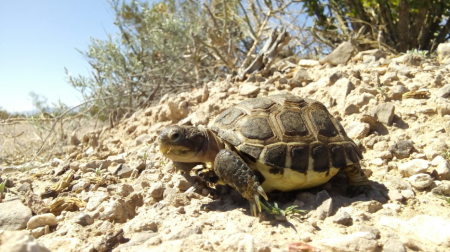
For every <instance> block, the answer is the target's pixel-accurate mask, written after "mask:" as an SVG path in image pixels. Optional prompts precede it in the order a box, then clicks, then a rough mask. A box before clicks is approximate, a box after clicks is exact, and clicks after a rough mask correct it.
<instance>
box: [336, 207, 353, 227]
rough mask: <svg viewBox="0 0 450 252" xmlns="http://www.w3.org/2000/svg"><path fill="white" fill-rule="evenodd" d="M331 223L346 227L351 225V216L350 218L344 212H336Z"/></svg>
mask: <svg viewBox="0 0 450 252" xmlns="http://www.w3.org/2000/svg"><path fill="white" fill-rule="evenodd" d="M333 222H334V223H336V224H341V225H344V226H348V225H351V223H352V216H350V214H349V213H347V212H346V211H338V212H337V213H336V215H335V216H334V218H333Z"/></svg>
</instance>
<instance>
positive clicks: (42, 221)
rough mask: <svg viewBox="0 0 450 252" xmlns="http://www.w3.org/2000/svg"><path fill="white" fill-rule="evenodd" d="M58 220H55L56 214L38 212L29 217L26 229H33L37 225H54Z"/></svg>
mask: <svg viewBox="0 0 450 252" xmlns="http://www.w3.org/2000/svg"><path fill="white" fill-rule="evenodd" d="M56 224H58V221H57V220H56V216H55V215H54V214H52V213H46V214H40V215H36V216H33V217H31V219H30V220H29V221H28V223H27V229H35V228H37V227H44V226H46V225H49V226H56Z"/></svg>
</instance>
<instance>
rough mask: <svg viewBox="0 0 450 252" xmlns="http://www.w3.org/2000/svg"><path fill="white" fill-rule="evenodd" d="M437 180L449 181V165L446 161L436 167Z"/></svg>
mask: <svg viewBox="0 0 450 252" xmlns="http://www.w3.org/2000/svg"><path fill="white" fill-rule="evenodd" d="M436 172H437V173H438V178H439V180H450V163H449V161H447V160H444V161H442V162H440V163H439V164H438V165H437V167H436Z"/></svg>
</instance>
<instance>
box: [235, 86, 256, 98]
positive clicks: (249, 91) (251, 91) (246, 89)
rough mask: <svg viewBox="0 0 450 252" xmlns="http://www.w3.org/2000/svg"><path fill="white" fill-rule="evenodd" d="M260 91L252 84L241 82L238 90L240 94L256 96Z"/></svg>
mask: <svg viewBox="0 0 450 252" xmlns="http://www.w3.org/2000/svg"><path fill="white" fill-rule="evenodd" d="M259 91H260V87H258V86H255V85H252V84H243V85H242V86H241V88H240V90H239V94H240V95H242V96H248V97H256V96H257V95H258V93H259Z"/></svg>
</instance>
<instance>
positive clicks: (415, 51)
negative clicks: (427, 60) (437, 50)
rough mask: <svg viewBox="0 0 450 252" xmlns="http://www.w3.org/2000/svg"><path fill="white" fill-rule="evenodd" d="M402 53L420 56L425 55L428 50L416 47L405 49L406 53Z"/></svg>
mask: <svg viewBox="0 0 450 252" xmlns="http://www.w3.org/2000/svg"><path fill="white" fill-rule="evenodd" d="M403 54H413V55H417V56H420V57H426V56H427V54H428V51H427V50H418V49H417V48H416V49H412V50H407V51H406V53H403Z"/></svg>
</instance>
